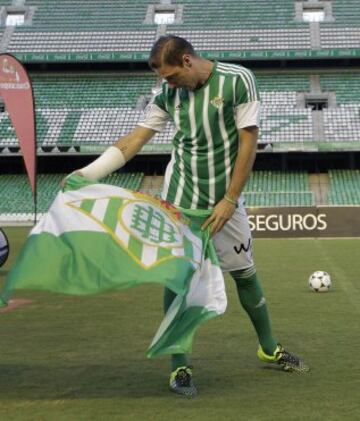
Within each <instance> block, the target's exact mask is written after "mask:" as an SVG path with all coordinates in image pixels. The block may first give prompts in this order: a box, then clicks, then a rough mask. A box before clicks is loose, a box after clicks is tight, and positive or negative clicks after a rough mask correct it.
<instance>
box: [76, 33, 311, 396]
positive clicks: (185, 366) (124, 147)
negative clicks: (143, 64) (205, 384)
mask: <svg viewBox="0 0 360 421" xmlns="http://www.w3.org/2000/svg"><path fill="white" fill-rule="evenodd" d="M149 65H150V67H151V68H152V70H153V71H155V73H156V74H157V75H158V76H159V77H161V78H162V79H163V83H162V88H161V90H160V91H159V92H158V93H157V94H156V95H155V96H154V98H153V100H152V102H151V103H150V105H149V106H148V109H147V112H146V114H145V117H144V118H143V120H142V121H140V122H139V123H138V125H137V126H136V127H135V129H134V130H133V131H132V132H130V133H129V134H128V135H126V136H124V137H122V138H120V139H119V140H118V142H117V143H116V144H115V145H114V146H111V147H110V148H108V149H107V150H106V151H105V152H104V153H103V154H102V155H101V156H100V157H99V158H97V159H96V160H95V161H94V162H92V163H90V164H89V165H88V166H86V167H84V168H82V169H80V170H78V171H77V172H78V173H79V174H80V175H83V176H85V177H87V178H90V179H93V180H98V179H100V178H102V177H104V176H106V175H108V174H109V173H111V172H112V171H114V170H116V169H118V168H120V167H122V166H123V165H124V164H125V163H126V162H127V161H128V160H129V159H131V158H132V157H133V156H134V155H135V154H136V153H137V152H138V151H139V150H140V149H141V148H142V146H143V145H144V144H145V143H146V142H148V141H149V140H150V139H151V138H152V137H153V136H154V135H155V134H156V133H157V132H161V131H162V130H163V129H164V128H165V126H166V124H167V122H168V121H169V120H172V122H173V123H174V125H175V129H176V132H175V134H174V137H173V141H172V142H173V151H172V155H171V160H170V162H169V164H168V166H167V169H166V173H165V179H164V188H163V192H162V197H163V199H165V200H167V201H169V202H171V203H172V204H174V205H175V206H177V207H180V208H183V209H208V210H210V216H209V217H208V218H207V219H206V220H205V221H203V223H202V227H203V228H204V229H206V228H207V227H209V229H210V231H211V235H212V238H213V242H214V245H215V248H216V251H217V255H218V258H219V261H220V265H221V267H222V270H223V271H225V272H230V274H231V276H232V278H233V279H234V281H235V283H236V287H237V292H238V296H239V300H240V302H241V304H242V306H243V308H244V309H245V311H246V312H247V314H248V315H249V317H250V320H251V322H252V324H253V326H254V328H255V331H256V333H257V335H258V339H259V344H260V345H259V348H258V351H257V355H258V357H259V358H260V360H262V361H264V362H268V363H274V364H278V365H280V366H281V367H283V369H284V370H286V371H297V372H304V371H308V370H309V367H308V366H307V365H306V364H305V363H304V362H303V361H302V360H301V359H300V358H299V357H297V356H296V355H294V354H291V353H290V352H288V351H287V350H285V349H284V348H283V347H282V346H281V345H280V344H279V343H278V342H277V340H276V339H275V337H274V336H273V333H272V330H271V324H270V319H269V315H268V310H267V305H266V300H265V297H264V294H263V291H262V288H261V285H260V281H259V279H258V277H257V274H256V270H255V266H254V262H253V257H252V239H251V233H250V229H249V224H248V220H247V215H246V212H245V209H244V202H243V199H242V196H241V192H242V190H243V188H244V186H245V183H246V180H247V178H248V176H249V174H250V172H251V169H252V166H253V163H254V160H255V156H256V149H257V139H258V127H259V119H260V118H259V115H260V98H259V93H258V89H257V85H256V80H255V77H254V75H253V74H252V72H251V71H250V70H248V69H246V68H245V67H242V66H239V65H234V64H225V63H220V62H216V61H215V62H212V61H210V60H206V59H203V58H201V57H199V56H198V55H197V54H196V52H195V51H194V48H193V47H192V45H191V44H190V43H189V42H188V41H187V40H185V39H183V38H180V37H177V36H173V35H166V36H162V37H160V38H159V39H158V40H157V41H156V42H155V44H154V46H153V48H152V50H151V53H150V58H149ZM174 298H175V294H174V293H173V292H172V291H170V290H169V289H165V293H164V308H165V311H166V310H167V309H168V308H169V307H170V305H171V303H172V301H173V300H174ZM171 362H172V371H171V374H170V389H171V390H172V391H174V392H176V393H179V394H182V395H187V396H195V395H196V393H197V390H196V387H195V385H194V382H193V379H192V370H191V367H190V366H189V362H188V359H187V356H186V355H185V354H176V355H172V359H171Z"/></svg>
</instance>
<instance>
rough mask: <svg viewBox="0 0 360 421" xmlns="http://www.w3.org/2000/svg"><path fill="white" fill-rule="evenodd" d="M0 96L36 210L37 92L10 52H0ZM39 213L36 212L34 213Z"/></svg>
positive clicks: (22, 67)
mask: <svg viewBox="0 0 360 421" xmlns="http://www.w3.org/2000/svg"><path fill="white" fill-rule="evenodd" d="M0 96H1V97H2V99H3V101H4V104H5V108H6V111H7V112H8V114H9V117H10V120H11V122H12V124H13V126H14V129H15V132H16V136H17V138H18V139H19V143H20V149H21V152H22V154H23V157H24V162H25V168H26V172H27V175H28V177H29V182H30V185H31V189H32V192H33V195H34V203H35V214H36V129H35V126H36V123H35V107H34V96H33V90H32V86H31V82H30V79H29V76H28V74H27V71H26V69H25V68H24V66H23V65H22V64H21V63H20V62H19V61H18V60H17V59H16V58H15V57H13V56H12V55H10V54H0ZM35 217H36V216H35Z"/></svg>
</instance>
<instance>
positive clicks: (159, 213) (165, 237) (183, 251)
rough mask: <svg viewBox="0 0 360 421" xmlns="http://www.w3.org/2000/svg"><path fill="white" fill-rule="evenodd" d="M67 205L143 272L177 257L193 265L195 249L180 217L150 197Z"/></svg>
mask: <svg viewBox="0 0 360 421" xmlns="http://www.w3.org/2000/svg"><path fill="white" fill-rule="evenodd" d="M66 205H67V206H70V207H71V208H73V209H75V210H77V211H79V212H81V213H83V214H84V215H86V216H87V217H89V218H91V219H92V220H93V221H95V222H96V223H97V224H99V225H101V227H102V228H103V229H104V230H105V231H106V232H107V233H108V234H109V235H110V236H111V237H112V238H113V240H115V241H116V242H117V243H118V245H119V246H120V247H122V248H123V249H124V250H126V251H127V253H128V254H129V255H130V256H131V257H132V258H133V259H134V261H135V262H137V263H138V264H139V265H140V266H141V267H143V268H144V269H149V268H151V267H153V266H154V265H158V264H160V263H162V262H164V261H167V260H169V259H174V258H179V257H182V258H184V259H187V260H193V261H194V262H195V259H194V250H193V249H194V247H196V245H194V244H193V239H191V240H190V239H188V238H186V236H185V235H184V234H183V232H182V230H181V229H180V226H179V213H178V212H175V211H174V209H171V208H169V207H167V206H165V204H164V203H162V202H161V201H158V200H156V199H154V198H151V197H150V196H147V195H143V194H141V193H134V194H133V198H129V197H120V196H109V197H97V198H86V199H83V200H79V201H71V202H67V203H66Z"/></svg>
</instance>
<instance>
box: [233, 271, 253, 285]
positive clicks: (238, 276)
mask: <svg viewBox="0 0 360 421" xmlns="http://www.w3.org/2000/svg"><path fill="white" fill-rule="evenodd" d="M230 275H231V276H232V278H233V279H234V281H235V283H236V285H237V286H238V287H242V286H247V285H248V283H249V282H250V283H252V282H253V279H254V276H255V275H256V269H255V266H250V267H248V268H246V269H238V270H233V271H231V272H230Z"/></svg>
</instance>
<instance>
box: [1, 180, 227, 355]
mask: <svg viewBox="0 0 360 421" xmlns="http://www.w3.org/2000/svg"><path fill="white" fill-rule="evenodd" d="M145 283H158V284H161V285H163V286H164V287H167V288H169V289H171V290H172V291H174V292H175V293H176V294H177V298H176V299H175V300H174V302H173V303H172V305H171V306H170V308H169V310H168V311H167V313H166V314H165V318H164V320H163V321H162V323H161V325H160V327H159V329H158V331H157V333H156V334H155V337H154V339H153V341H152V343H151V345H150V347H149V349H148V352H147V355H148V356H149V357H155V356H158V355H162V354H172V353H183V352H189V351H191V348H192V339H193V336H194V333H195V331H196V329H197V328H198V327H199V325H200V324H201V323H203V322H204V321H206V320H209V319H211V318H213V317H215V316H217V315H220V314H222V313H223V312H224V311H225V309H226V303H227V300H226V293H225V286H224V278H223V275H222V272H221V269H220V267H219V264H218V260H217V257H216V253H215V250H214V247H213V244H212V242H211V240H210V239H209V234H208V232H204V231H202V230H201V228H200V225H198V224H197V223H195V222H194V221H193V219H192V218H188V217H186V216H185V215H184V214H183V213H181V212H180V211H179V210H178V209H176V208H174V207H173V206H172V205H170V204H169V203H167V202H163V201H161V200H159V199H155V198H154V197H151V196H148V195H144V194H141V193H137V192H133V191H130V190H126V189H122V188H120V187H115V186H110V185H106V184H98V183H93V182H91V181H89V180H86V179H84V178H83V177H79V176H76V175H74V176H71V177H70V178H69V179H68V181H67V184H66V188H65V191H63V192H59V193H58V195H57V196H56V198H55V200H54V202H53V204H52V205H51V207H50V209H49V212H48V213H47V214H46V215H45V216H44V217H43V218H42V219H41V220H40V221H39V223H38V224H37V225H36V226H35V227H34V228H33V230H32V231H31V232H30V235H29V237H28V239H27V241H26V243H25V245H24V247H23V249H22V250H21V252H20V254H19V256H18V258H17V260H16V262H15V265H14V266H13V268H12V269H11V271H10V272H9V274H8V276H7V278H6V280H5V286H4V289H3V292H2V294H1V299H2V301H3V303H6V302H7V301H8V300H9V298H10V296H11V295H12V294H13V292H14V290H17V289H25V288H26V289H35V290H46V291H53V292H58V293H64V294H73V295H87V294H98V293H103V292H107V291H116V290H121V289H124V288H129V287H133V286H136V285H139V284H145Z"/></svg>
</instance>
